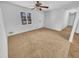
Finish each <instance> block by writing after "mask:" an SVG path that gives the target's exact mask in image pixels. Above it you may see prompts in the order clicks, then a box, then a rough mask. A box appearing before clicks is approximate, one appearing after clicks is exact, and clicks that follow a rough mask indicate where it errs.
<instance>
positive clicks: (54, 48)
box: [8, 28, 70, 58]
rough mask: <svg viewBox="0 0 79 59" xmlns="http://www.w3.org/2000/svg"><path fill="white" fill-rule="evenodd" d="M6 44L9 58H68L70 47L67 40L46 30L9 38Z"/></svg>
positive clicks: (54, 32)
mask: <svg viewBox="0 0 79 59" xmlns="http://www.w3.org/2000/svg"><path fill="white" fill-rule="evenodd" d="M62 35H63V34H62ZM8 42H9V57H11V58H12V57H17V58H18V57H19V58H20V57H29V58H32V57H35V58H36V57H42V58H43V57H68V51H69V47H70V43H69V41H68V40H66V39H65V38H64V37H62V36H61V35H59V34H58V33H57V32H56V31H53V30H49V29H46V28H41V29H37V30H33V31H30V32H25V33H21V34H17V35H14V36H10V37H9V39H8Z"/></svg>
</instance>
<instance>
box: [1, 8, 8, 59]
mask: <svg viewBox="0 0 79 59" xmlns="http://www.w3.org/2000/svg"><path fill="white" fill-rule="evenodd" d="M7 57H8V44H7V35H6V30H5V26H4V21H3V15H2V10H1V8H0V58H7Z"/></svg>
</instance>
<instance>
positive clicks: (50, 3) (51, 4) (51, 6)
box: [9, 1, 71, 11]
mask: <svg viewBox="0 0 79 59" xmlns="http://www.w3.org/2000/svg"><path fill="white" fill-rule="evenodd" d="M9 2H10V3H13V4H17V5H20V6H22V7H26V8H33V7H34V5H35V3H36V1H9ZM40 2H41V3H42V5H45V6H49V8H48V9H45V8H43V10H44V11H47V10H52V9H56V8H59V7H63V6H64V5H67V4H69V3H71V1H40Z"/></svg>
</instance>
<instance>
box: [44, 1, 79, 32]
mask: <svg viewBox="0 0 79 59" xmlns="http://www.w3.org/2000/svg"><path fill="white" fill-rule="evenodd" d="M78 7H79V2H73V3H71V4H69V5H66V6H64V7H61V8H58V9H54V10H51V11H47V12H45V16H44V17H45V21H44V24H45V27H47V28H49V29H53V30H57V31H61V30H63V29H64V28H65V27H66V26H67V25H68V20H67V15H68V14H67V12H66V11H68V10H74V9H77V8H78ZM76 33H79V23H78V26H77V29H76Z"/></svg>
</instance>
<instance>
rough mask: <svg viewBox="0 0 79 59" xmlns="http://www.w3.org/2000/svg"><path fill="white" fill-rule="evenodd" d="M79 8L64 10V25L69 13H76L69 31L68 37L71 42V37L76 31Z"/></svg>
mask: <svg viewBox="0 0 79 59" xmlns="http://www.w3.org/2000/svg"><path fill="white" fill-rule="evenodd" d="M78 10H79V8H77V9H71V10H67V11H66V17H67V18H66V26H67V25H68V18H69V13H75V12H76V13H77V14H76V17H75V20H74V24H73V27H72V30H71V33H70V37H69V42H70V43H72V42H73V38H74V34H75V31H76V27H77V26H78V21H79V20H78V19H79V17H78V16H79V11H78Z"/></svg>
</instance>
